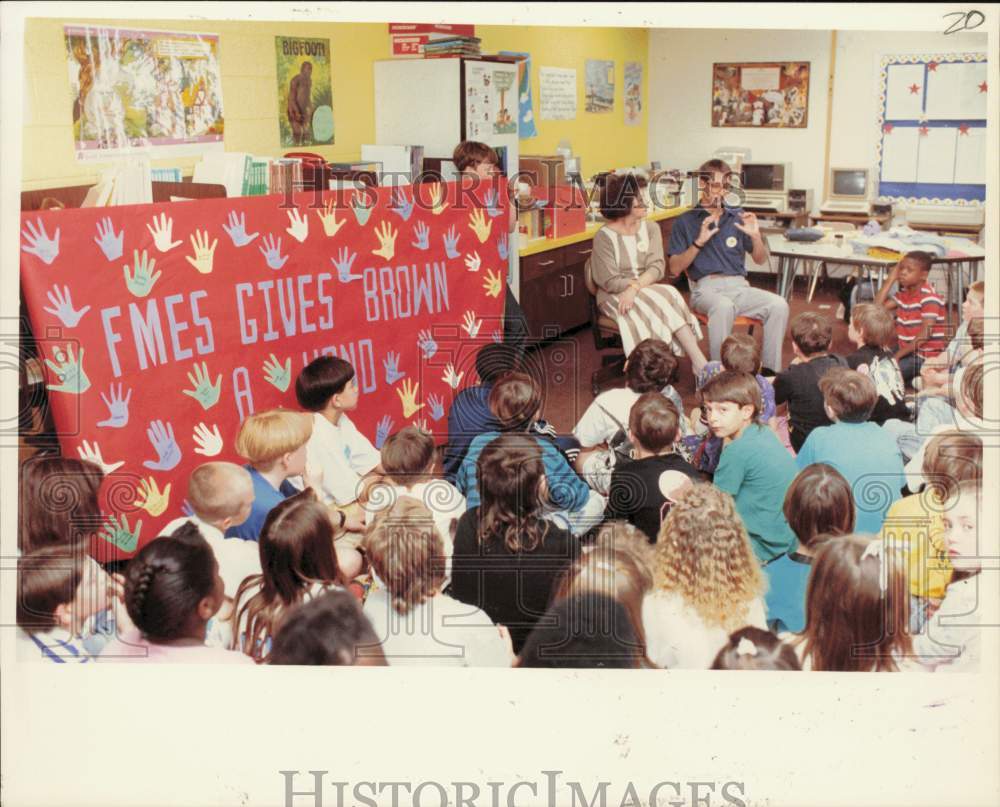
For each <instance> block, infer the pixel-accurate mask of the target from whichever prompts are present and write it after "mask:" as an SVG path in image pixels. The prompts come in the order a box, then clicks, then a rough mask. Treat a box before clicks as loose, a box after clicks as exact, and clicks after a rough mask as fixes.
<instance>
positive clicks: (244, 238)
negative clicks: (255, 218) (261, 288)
mask: <svg viewBox="0 0 1000 807" xmlns="http://www.w3.org/2000/svg"><path fill="white" fill-rule="evenodd" d="M222 229H223V230H225V231H226V235H228V236H229V238H230V239H231V240H232V242H233V246H234V247H245V246H246V245H247V244H249V243H250V242H251V241H253V240H254V239H255V238H256V237H257V236H258V235H260V233H254V234H253V235H247V214H246V213H240V215H239V216H237V215H236V211H235V210H232V211H230V213H229V226H226V225H225V224H223V225H222ZM271 268H272V269H273V268H274V267H273V266H272V267H271ZM279 268H280V267H279Z"/></svg>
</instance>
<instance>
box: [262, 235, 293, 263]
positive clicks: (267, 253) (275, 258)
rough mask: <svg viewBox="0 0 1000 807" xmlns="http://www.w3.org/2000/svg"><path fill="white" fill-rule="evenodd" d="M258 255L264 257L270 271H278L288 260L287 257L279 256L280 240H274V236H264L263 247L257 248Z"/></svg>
mask: <svg viewBox="0 0 1000 807" xmlns="http://www.w3.org/2000/svg"><path fill="white" fill-rule="evenodd" d="M258 249H260V254H261V255H263V256H264V260H266V261H267V265H268V266H269V267H271V268H272V269H280V268H281V267H282V266H284V265H285V261H287V260H288V256H287V255H282V254H281V238H278V239H277V240H275V238H274V236H273V235H271V234H270V233H268V234H267V235H265V236H264V246H262V247H258Z"/></svg>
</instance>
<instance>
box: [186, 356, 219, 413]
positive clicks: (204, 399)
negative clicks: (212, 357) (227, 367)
mask: <svg viewBox="0 0 1000 807" xmlns="http://www.w3.org/2000/svg"><path fill="white" fill-rule="evenodd" d="M187 377H188V381H190V382H191V386H192V387H194V389H186V390H182V392H183V393H184V394H185V395H190V396H191V397H192V398H194V399H195V400H196V401H197V402H198V403H200V404H201V408H202V409H211V408H212V407H213V406H215V405H216V404H217V403H218V402H219V395H220V394H221V392H222V373H219V375H218V376H216V379H215V383H214V384H213V383H212V381H211V379H209V377H208V365H207V364H206V363H205V362H202V363H201V364H200V365H198V364H195V366H194V375H191V373H188V374H187Z"/></svg>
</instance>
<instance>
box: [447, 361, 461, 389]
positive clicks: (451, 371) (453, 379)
mask: <svg viewBox="0 0 1000 807" xmlns="http://www.w3.org/2000/svg"><path fill="white" fill-rule="evenodd" d="M464 375H465V373H464V372H461V373H458V374H457V375H456V373H455V365H454V364H449V365H448V366H447V367H445V368H444V375H443V376H441V380H442V381H443V382H444V383H445V384H447V385H448V386H449V387H451V388H452V389H458V385H459V384H461V383H462V377H463V376H464Z"/></svg>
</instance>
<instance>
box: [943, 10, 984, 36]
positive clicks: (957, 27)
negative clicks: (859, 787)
mask: <svg viewBox="0 0 1000 807" xmlns="http://www.w3.org/2000/svg"><path fill="white" fill-rule="evenodd" d="M944 17H945V19H947V18H948V17H956V18H957V19H956V20H955V22H953V23H952V24H951V25H950V26H949V27H948V29H947V30H946V31H945V33H946V34H954V33H957V32H958V31H972V30H973V29H975V28H978V27H979V26H980V25H982V24H983V23H984V22H985V21H986V17H984V16H983V15H982V13H981V12H979V11H952V12H951V13H949V14H945V15H944ZM974 17H975V18H976V19H975V20H974V19H973V18H974Z"/></svg>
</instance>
